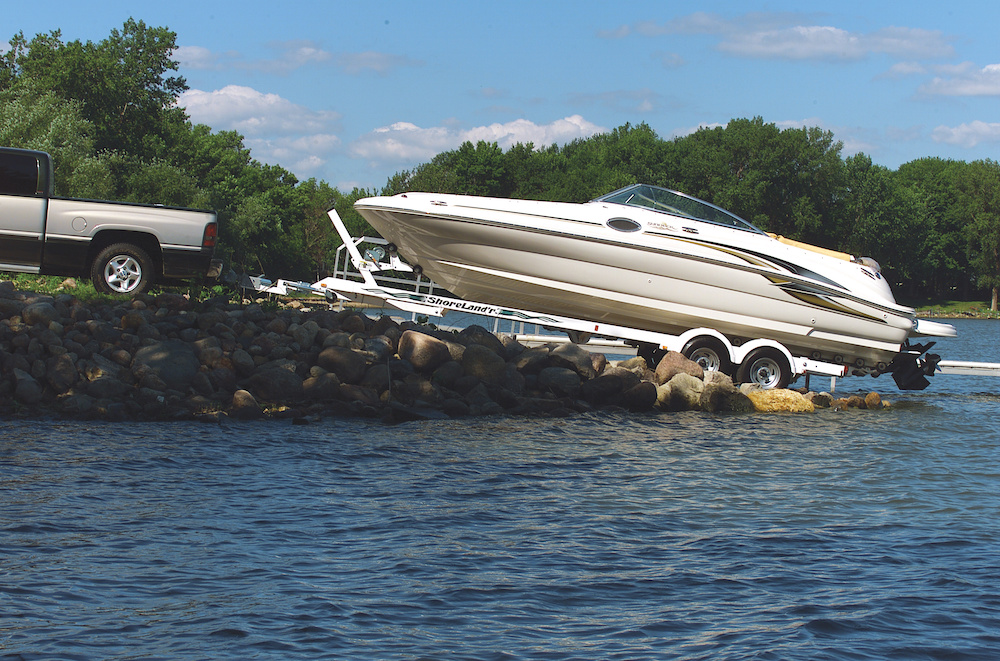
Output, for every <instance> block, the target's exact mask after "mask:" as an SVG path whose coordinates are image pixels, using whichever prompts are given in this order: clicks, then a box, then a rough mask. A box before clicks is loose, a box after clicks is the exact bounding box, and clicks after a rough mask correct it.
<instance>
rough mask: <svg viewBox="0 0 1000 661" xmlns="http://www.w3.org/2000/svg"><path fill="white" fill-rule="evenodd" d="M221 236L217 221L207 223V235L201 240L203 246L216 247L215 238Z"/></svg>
mask: <svg viewBox="0 0 1000 661" xmlns="http://www.w3.org/2000/svg"><path fill="white" fill-rule="evenodd" d="M218 236H219V226H218V225H217V224H215V223H209V224H208V225H205V237H204V238H203V239H202V240H201V247H202V248H214V247H215V239H216V238H217V237H218Z"/></svg>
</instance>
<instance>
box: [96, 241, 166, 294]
mask: <svg viewBox="0 0 1000 661" xmlns="http://www.w3.org/2000/svg"><path fill="white" fill-rule="evenodd" d="M152 276H153V260H152V259H150V257H149V255H148V254H147V253H146V251H145V250H143V249H142V248H140V247H139V246H136V245H133V244H131V243H113V244H111V245H110V246H108V247H107V248H105V249H104V250H102V251H101V252H99V253H98V254H97V257H96V258H95V259H94V263H93V264H92V265H91V267H90V279H91V280H92V281H93V282H94V289H96V290H97V291H98V292H100V293H102V294H128V295H134V294H141V293H142V292H144V291H146V289H147V288H148V287H149V283H150V280H151V279H152Z"/></svg>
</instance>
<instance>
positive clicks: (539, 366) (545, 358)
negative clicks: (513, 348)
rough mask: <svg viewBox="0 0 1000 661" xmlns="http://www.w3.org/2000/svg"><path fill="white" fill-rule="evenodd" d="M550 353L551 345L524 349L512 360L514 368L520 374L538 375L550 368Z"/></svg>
mask: <svg viewBox="0 0 1000 661" xmlns="http://www.w3.org/2000/svg"><path fill="white" fill-rule="evenodd" d="M551 352H552V346H551V345H546V346H541V347H532V348H530V349H525V350H524V351H522V352H521V353H519V354H518V356H517V358H515V359H514V366H515V367H516V368H517V370H518V371H519V372H521V373H522V374H538V373H539V372H541V371H542V370H543V369H545V368H546V367H550V364H549V354H550V353H551Z"/></svg>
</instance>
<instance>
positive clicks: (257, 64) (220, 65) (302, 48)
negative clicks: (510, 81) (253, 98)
mask: <svg viewBox="0 0 1000 661" xmlns="http://www.w3.org/2000/svg"><path fill="white" fill-rule="evenodd" d="M268 50H269V51H271V52H273V53H274V55H273V56H272V57H258V58H256V59H250V58H247V57H246V56H245V55H244V54H242V53H239V52H236V51H229V52H227V53H216V52H213V51H212V50H210V49H208V48H204V47H202V46H179V47H177V48H175V49H174V52H173V57H174V59H176V60H177V61H178V62H179V63H180V65H181V66H182V67H184V68H188V69H208V70H217V71H218V70H224V69H239V70H243V71H256V72H260V73H267V74H275V75H281V76H284V75H288V74H289V73H291V72H292V71H295V70H297V69H301V68H304V67H307V66H311V65H324V64H332V65H334V66H336V67H338V68H339V69H341V70H342V71H343V72H345V73H347V74H351V75H357V74H361V73H365V72H374V73H377V74H379V75H386V74H388V73H390V72H391V71H393V70H394V69H398V68H401V67H407V66H420V65H422V64H423V62H421V61H419V60H414V59H411V58H409V57H407V56H405V55H394V54H392V53H379V52H376V51H366V52H363V53H338V54H334V53H331V52H329V51H326V50H323V49H322V48H321V47H320V46H319V44H317V43H316V42H314V41H309V40H305V39H301V40H293V41H275V42H272V43H270V44H267V46H266V47H265V49H263V51H262V52H266V51H268Z"/></svg>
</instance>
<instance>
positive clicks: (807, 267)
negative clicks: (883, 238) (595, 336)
mask: <svg viewBox="0 0 1000 661" xmlns="http://www.w3.org/2000/svg"><path fill="white" fill-rule="evenodd" d="M355 208H356V209H357V210H358V212H360V214H361V215H362V216H363V217H364V219H365V220H366V221H368V223H369V224H370V225H371V226H372V227H373V228H375V230H377V231H378V232H379V234H381V236H382V237H383V238H384V239H386V240H387V241H389V242H390V250H392V251H394V252H397V253H398V255H399V256H401V257H402V258H403V260H405V261H406V262H407V263H409V264H410V265H411V266H412V267H413V268H414V270H416V271H417V272H418V273H420V272H422V273H423V274H425V275H426V276H427V277H428V278H430V279H431V280H433V281H434V282H435V283H436V284H438V285H439V286H441V287H443V288H445V289H447V290H448V291H450V292H452V293H453V294H455V295H456V296H459V297H461V298H465V299H469V300H475V301H483V302H487V303H490V304H493V305H501V306H516V307H519V308H522V309H527V310H534V311H540V312H547V313H552V314H559V315H564V316H567V317H574V318H579V319H586V320H591V321H594V322H600V323H607V324H614V325H616V326H622V327H628V328H638V329H644V330H648V331H653V332H658V333H667V334H679V333H682V332H685V331H687V330H689V329H692V328H701V327H704V328H712V329H715V330H717V331H718V332H719V333H721V334H723V335H724V336H725V337H726V338H727V339H728V340H729V341H730V342H731V343H732V344H733V345H734V346H739V345H740V344H742V343H744V342H747V341H749V340H753V339H757V338H768V339H770V340H774V341H775V342H778V343H781V344H782V345H783V346H785V347H787V348H788V350H789V351H790V352H791V353H793V354H795V355H802V356H810V357H811V358H812V359H814V360H823V361H828V362H833V363H837V364H846V365H850V366H852V368H853V369H854V370H856V373H858V372H857V371H859V370H860V371H862V372H867V373H873V374H879V373H883V372H885V371H892V369H893V364H894V363H893V361H894V360H897V359H898V357H899V355H900V354H901V352H902V353H904V354H912V353H913V350H912V347H913V346H914V345H911V344H910V341H911V340H912V339H913V338H917V337H928V336H938V337H950V336H954V335H955V334H956V333H955V329H954V327H952V326H950V325H948V324H941V323H935V322H929V321H926V320H918V319H917V318H916V314H915V311H914V310H913V308H910V307H906V306H903V305H900V304H898V303H897V302H896V300H895V298H894V297H893V294H892V291H891V289H890V286H889V284H888V283H887V282H886V279H885V277H884V276H883V275H882V273H881V270H880V267H879V265H878V264H877V263H876V262H875V261H874V260H871V259H868V258H857V257H854V256H851V255H848V254H845V253H840V252H836V251H832V250H826V249H823V248H819V247H815V246H810V245H807V244H804V243H800V242H797V241H793V240H789V239H786V238H784V237H781V236H776V235H774V234H769V233H766V232H764V231H762V230H760V229H758V228H757V227H755V226H754V225H752V224H751V223H749V222H747V221H745V220H743V219H742V218H740V217H738V216H737V215H735V214H733V213H730V212H728V211H726V210H724V209H722V208H720V207H717V206H715V205H713V204H710V203H708V202H705V201H703V200H699V199H697V198H695V197H692V196H690V195H686V194H684V193H681V192H678V191H673V190H668V189H665V188H660V187H657V186H651V185H646V184H636V185H632V186H628V187H626V188H623V189H621V190H618V191H614V192H612V193H609V194H607V195H604V196H602V197H599V198H597V199H595V200H591V201H590V202H586V203H583V204H578V203H563V202H546V201H536V200H515V199H503V198H491V197H478V196H468V195H450V194H440V193H422V192H407V193H401V194H398V195H394V196H384V197H369V198H365V199H361V200H358V201H357V202H356V203H355ZM916 346H920V347H922V346H924V345H916ZM927 346H929V345H927ZM921 352H922V351H921ZM896 364H898V361H897V363H896Z"/></svg>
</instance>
